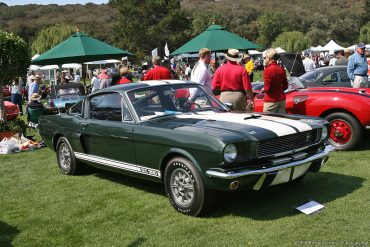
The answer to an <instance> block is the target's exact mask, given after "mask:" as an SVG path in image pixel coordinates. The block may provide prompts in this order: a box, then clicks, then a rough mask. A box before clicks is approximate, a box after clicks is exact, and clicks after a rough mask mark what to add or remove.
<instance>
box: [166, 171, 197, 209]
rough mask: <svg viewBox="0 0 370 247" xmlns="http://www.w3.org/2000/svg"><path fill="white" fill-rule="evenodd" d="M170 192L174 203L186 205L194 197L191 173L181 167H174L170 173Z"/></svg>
mask: <svg viewBox="0 0 370 247" xmlns="http://www.w3.org/2000/svg"><path fill="white" fill-rule="evenodd" d="M170 181H171V192H172V195H173V197H174V199H175V201H176V203H178V204H180V205H181V206H184V207H186V206H188V205H190V204H191V203H192V201H193V199H194V181H193V178H192V175H191V173H189V172H188V171H186V170H184V169H183V168H176V169H175V170H174V171H173V172H172V174H171V179H170Z"/></svg>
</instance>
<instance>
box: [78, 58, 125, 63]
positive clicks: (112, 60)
mask: <svg viewBox="0 0 370 247" xmlns="http://www.w3.org/2000/svg"><path fill="white" fill-rule="evenodd" d="M120 62H121V61H120V60H117V59H107V60H99V61H92V62H87V63H84V64H107V63H120Z"/></svg>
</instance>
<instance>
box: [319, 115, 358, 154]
mask: <svg viewBox="0 0 370 247" xmlns="http://www.w3.org/2000/svg"><path fill="white" fill-rule="evenodd" d="M326 119H327V120H328V121H329V122H330V136H329V142H330V144H332V145H333V146H335V148H336V149H338V150H350V149H352V148H354V147H355V146H356V145H357V144H358V142H359V141H360V139H361V132H362V126H361V125H360V123H359V122H358V121H357V119H355V118H354V117H353V116H351V115H349V114H347V113H342V112H338V113H333V114H330V115H328V116H327V117H326Z"/></svg>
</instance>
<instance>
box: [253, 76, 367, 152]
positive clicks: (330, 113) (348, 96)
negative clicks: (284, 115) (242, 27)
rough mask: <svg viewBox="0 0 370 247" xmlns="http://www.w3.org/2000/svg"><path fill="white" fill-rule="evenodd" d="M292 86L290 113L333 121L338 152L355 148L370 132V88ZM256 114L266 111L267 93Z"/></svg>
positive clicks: (260, 99)
mask: <svg viewBox="0 0 370 247" xmlns="http://www.w3.org/2000/svg"><path fill="white" fill-rule="evenodd" d="M294 84H295V85H290V89H288V91H287V92H286V110H287V112H288V113H293V114H303V115H309V116H317V117H322V118H325V119H326V120H328V121H329V122H330V125H331V130H330V138H329V142H330V144H332V145H333V146H335V147H336V149H338V150H350V149H353V148H354V147H355V146H356V145H357V144H358V143H359V142H360V140H361V138H362V137H363V131H365V130H366V129H370V88H361V89H359V88H328V87H321V88H320V87H316V88H303V86H302V85H297V83H296V82H295V83H294ZM254 110H255V111H256V112H262V111H263V94H257V95H256V97H255V108H254Z"/></svg>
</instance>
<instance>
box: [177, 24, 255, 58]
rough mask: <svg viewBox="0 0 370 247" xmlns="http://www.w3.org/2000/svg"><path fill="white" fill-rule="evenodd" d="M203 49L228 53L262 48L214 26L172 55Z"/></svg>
mask: <svg viewBox="0 0 370 247" xmlns="http://www.w3.org/2000/svg"><path fill="white" fill-rule="evenodd" d="M201 48H208V49H210V50H211V51H212V52H216V51H227V50H228V49H229V48H234V49H239V50H251V49H261V48H262V47H261V46H259V45H257V44H254V43H252V42H250V41H249V40H247V39H244V38H242V37H240V36H238V35H236V34H234V33H231V32H228V31H226V30H224V28H223V27H221V26H218V25H212V26H210V27H208V28H207V29H206V31H204V32H203V33H201V34H199V35H198V36H197V37H195V38H194V39H192V40H190V41H189V42H188V43H186V44H184V45H183V46H181V47H180V48H178V49H177V50H175V51H174V52H172V53H171V55H173V56H174V55H178V54H183V53H196V52H198V51H199V49H201Z"/></svg>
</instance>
